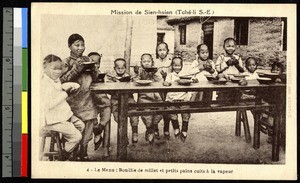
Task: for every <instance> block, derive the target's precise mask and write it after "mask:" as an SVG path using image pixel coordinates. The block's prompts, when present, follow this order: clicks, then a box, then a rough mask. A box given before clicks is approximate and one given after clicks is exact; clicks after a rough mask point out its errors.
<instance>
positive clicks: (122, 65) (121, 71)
mask: <svg viewBox="0 0 300 183" xmlns="http://www.w3.org/2000/svg"><path fill="white" fill-rule="evenodd" d="M114 70H115V72H114V75H111V76H110V77H108V78H110V81H112V82H122V78H126V77H130V75H129V74H127V73H126V72H125V71H126V61H125V60H124V59H123V58H117V59H116V60H115V61H114ZM130 80H131V79H130ZM128 103H136V102H135V100H134V98H133V95H132V94H130V95H129V96H128ZM111 104H112V106H111V108H112V113H113V116H114V119H115V121H116V122H117V123H118V121H119V119H118V117H119V115H118V95H117V94H114V95H112V96H111ZM129 119H130V124H131V130H132V136H131V142H132V143H133V144H135V143H137V142H138V124H139V117H138V116H132V117H129Z"/></svg>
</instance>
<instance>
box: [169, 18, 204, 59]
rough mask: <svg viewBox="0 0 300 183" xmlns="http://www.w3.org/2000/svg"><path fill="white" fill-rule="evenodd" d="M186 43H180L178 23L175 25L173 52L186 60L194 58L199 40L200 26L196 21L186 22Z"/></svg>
mask: <svg viewBox="0 0 300 183" xmlns="http://www.w3.org/2000/svg"><path fill="white" fill-rule="evenodd" d="M186 25H187V26H186V44H185V45H180V40H179V38H180V33H179V28H178V25H175V26H174V28H175V48H174V49H175V54H180V55H181V56H182V57H183V58H184V60H185V61H186V62H192V61H193V60H195V59H196V55H197V53H196V52H197V45H198V44H199V41H200V36H201V35H200V31H201V30H200V29H201V26H200V24H199V23H198V22H191V23H189V24H186Z"/></svg>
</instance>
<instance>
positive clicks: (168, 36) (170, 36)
mask: <svg viewBox="0 0 300 183" xmlns="http://www.w3.org/2000/svg"><path fill="white" fill-rule="evenodd" d="M157 33H165V37H164V42H165V43H167V44H168V47H169V55H171V56H172V55H174V43H175V42H174V30H157ZM155 50H156V49H155Z"/></svg>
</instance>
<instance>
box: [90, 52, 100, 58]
mask: <svg viewBox="0 0 300 183" xmlns="http://www.w3.org/2000/svg"><path fill="white" fill-rule="evenodd" d="M92 55H95V56H99V57H101V55H100V54H99V53H98V52H91V53H89V54H88V57H90V56H92Z"/></svg>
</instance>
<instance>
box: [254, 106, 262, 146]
mask: <svg viewBox="0 0 300 183" xmlns="http://www.w3.org/2000/svg"><path fill="white" fill-rule="evenodd" d="M253 117H254V133H253V148H254V149H259V147H260V121H259V112H258V111H254V113H253Z"/></svg>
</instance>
